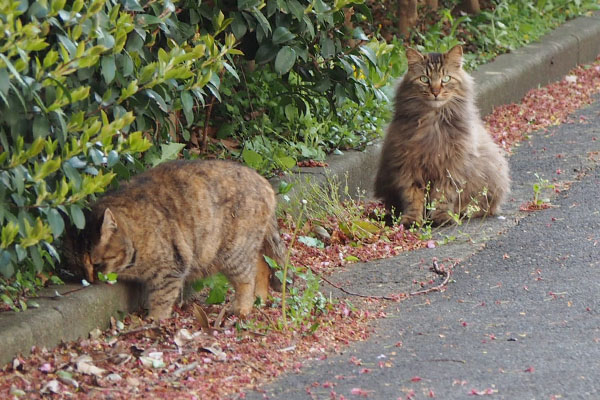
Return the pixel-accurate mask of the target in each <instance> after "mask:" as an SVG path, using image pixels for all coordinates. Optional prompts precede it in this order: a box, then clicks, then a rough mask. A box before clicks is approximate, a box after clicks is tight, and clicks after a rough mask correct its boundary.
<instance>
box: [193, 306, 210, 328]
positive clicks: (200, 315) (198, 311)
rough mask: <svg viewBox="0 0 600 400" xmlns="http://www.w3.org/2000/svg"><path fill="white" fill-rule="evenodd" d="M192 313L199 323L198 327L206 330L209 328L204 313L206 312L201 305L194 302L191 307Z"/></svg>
mask: <svg viewBox="0 0 600 400" xmlns="http://www.w3.org/2000/svg"><path fill="white" fill-rule="evenodd" d="M192 313H193V314H194V317H195V318H196V321H198V323H199V324H200V327H201V328H202V329H204V330H207V331H208V330H209V328H210V324H209V323H208V316H207V315H206V312H205V311H204V310H203V309H202V307H200V306H199V305H198V304H195V303H194V305H193V307H192Z"/></svg>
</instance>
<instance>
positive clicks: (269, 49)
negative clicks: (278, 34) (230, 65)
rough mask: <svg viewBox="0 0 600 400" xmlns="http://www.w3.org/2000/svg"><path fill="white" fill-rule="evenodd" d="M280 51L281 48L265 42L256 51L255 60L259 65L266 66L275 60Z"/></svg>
mask: <svg viewBox="0 0 600 400" xmlns="http://www.w3.org/2000/svg"><path fill="white" fill-rule="evenodd" d="M278 51H279V46H276V45H275V44H273V42H270V41H268V42H263V43H261V45H260V47H259V48H258V50H257V51H256V55H255V56H254V59H255V60H256V62H257V63H258V64H265V63H268V62H271V61H272V60H274V59H275V57H276V56H277V52H278Z"/></svg>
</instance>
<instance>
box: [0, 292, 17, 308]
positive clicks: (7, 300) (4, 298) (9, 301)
mask: <svg viewBox="0 0 600 400" xmlns="http://www.w3.org/2000/svg"><path fill="white" fill-rule="evenodd" d="M0 299H2V301H3V302H4V304H6V305H7V306H9V307H10V308H11V310H13V311H17V312H18V311H19V309H18V308H17V307H16V306H15V303H14V301H13V300H12V299H11V298H10V297H8V295H6V294H4V293H3V294H0Z"/></svg>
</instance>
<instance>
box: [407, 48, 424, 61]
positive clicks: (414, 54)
mask: <svg viewBox="0 0 600 400" xmlns="http://www.w3.org/2000/svg"><path fill="white" fill-rule="evenodd" d="M405 53H406V60H407V61H408V65H413V64H419V63H422V62H423V60H424V59H425V57H423V55H422V54H421V53H419V52H418V51H417V50H415V49H412V48H410V47H407V48H406V50H405Z"/></svg>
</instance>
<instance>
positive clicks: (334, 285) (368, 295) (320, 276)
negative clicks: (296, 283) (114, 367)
mask: <svg viewBox="0 0 600 400" xmlns="http://www.w3.org/2000/svg"><path fill="white" fill-rule="evenodd" d="M311 271H312V272H313V274H315V275H317V276H318V277H319V278H321V279H323V280H324V281H325V282H327V283H328V284H330V285H331V286H333V287H334V288H336V289H338V290H340V291H342V292H343V293H346V294H348V295H350V296H356V297H362V298H366V299H376V300H397V299H396V298H394V297H389V296H375V295H371V294H360V293H355V292H351V291H349V290H348V289H345V288H343V287H342V286H340V285H337V284H335V283H333V282H331V281H330V280H329V279H327V278H325V277H324V276H323V275H321V274H319V273H318V272H316V271H314V270H313V269H312V268H311Z"/></svg>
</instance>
